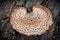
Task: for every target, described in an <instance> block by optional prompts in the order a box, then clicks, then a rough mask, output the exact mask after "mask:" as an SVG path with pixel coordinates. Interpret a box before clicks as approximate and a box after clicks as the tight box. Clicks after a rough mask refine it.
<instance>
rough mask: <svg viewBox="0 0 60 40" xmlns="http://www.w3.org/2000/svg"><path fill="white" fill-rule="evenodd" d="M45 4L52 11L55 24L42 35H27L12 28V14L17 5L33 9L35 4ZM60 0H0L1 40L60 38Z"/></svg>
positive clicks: (48, 39) (29, 9)
mask: <svg viewBox="0 0 60 40" xmlns="http://www.w3.org/2000/svg"><path fill="white" fill-rule="evenodd" d="M36 4H39V5H43V6H46V7H47V8H49V9H50V10H51V12H52V15H53V19H54V23H55V26H54V27H53V29H52V30H51V29H50V30H51V31H49V32H47V33H45V34H42V35H40V36H26V35H22V34H19V33H18V32H16V31H15V30H13V29H12V28H11V24H10V14H11V12H12V11H13V9H14V8H15V7H16V6H24V7H26V9H27V11H31V8H32V6H33V5H36ZM59 30H60V0H0V40H60V31H59Z"/></svg>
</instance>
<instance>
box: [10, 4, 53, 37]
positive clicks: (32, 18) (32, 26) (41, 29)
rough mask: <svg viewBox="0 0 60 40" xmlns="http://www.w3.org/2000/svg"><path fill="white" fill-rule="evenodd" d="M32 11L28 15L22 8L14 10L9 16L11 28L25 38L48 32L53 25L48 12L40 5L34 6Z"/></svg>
mask: <svg viewBox="0 0 60 40" xmlns="http://www.w3.org/2000/svg"><path fill="white" fill-rule="evenodd" d="M32 9H33V11H32V12H30V13H28V12H27V11H26V8H24V7H18V8H16V9H15V10H14V11H13V12H12V13H11V16H10V23H11V25H12V28H13V29H15V30H16V31H17V32H19V33H21V34H24V35H27V36H31V35H41V34H43V33H45V32H46V30H49V27H50V26H51V25H52V24H53V21H52V20H53V19H52V15H51V12H50V10H49V9H48V8H46V7H44V6H41V5H35V6H33V8H32Z"/></svg>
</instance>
